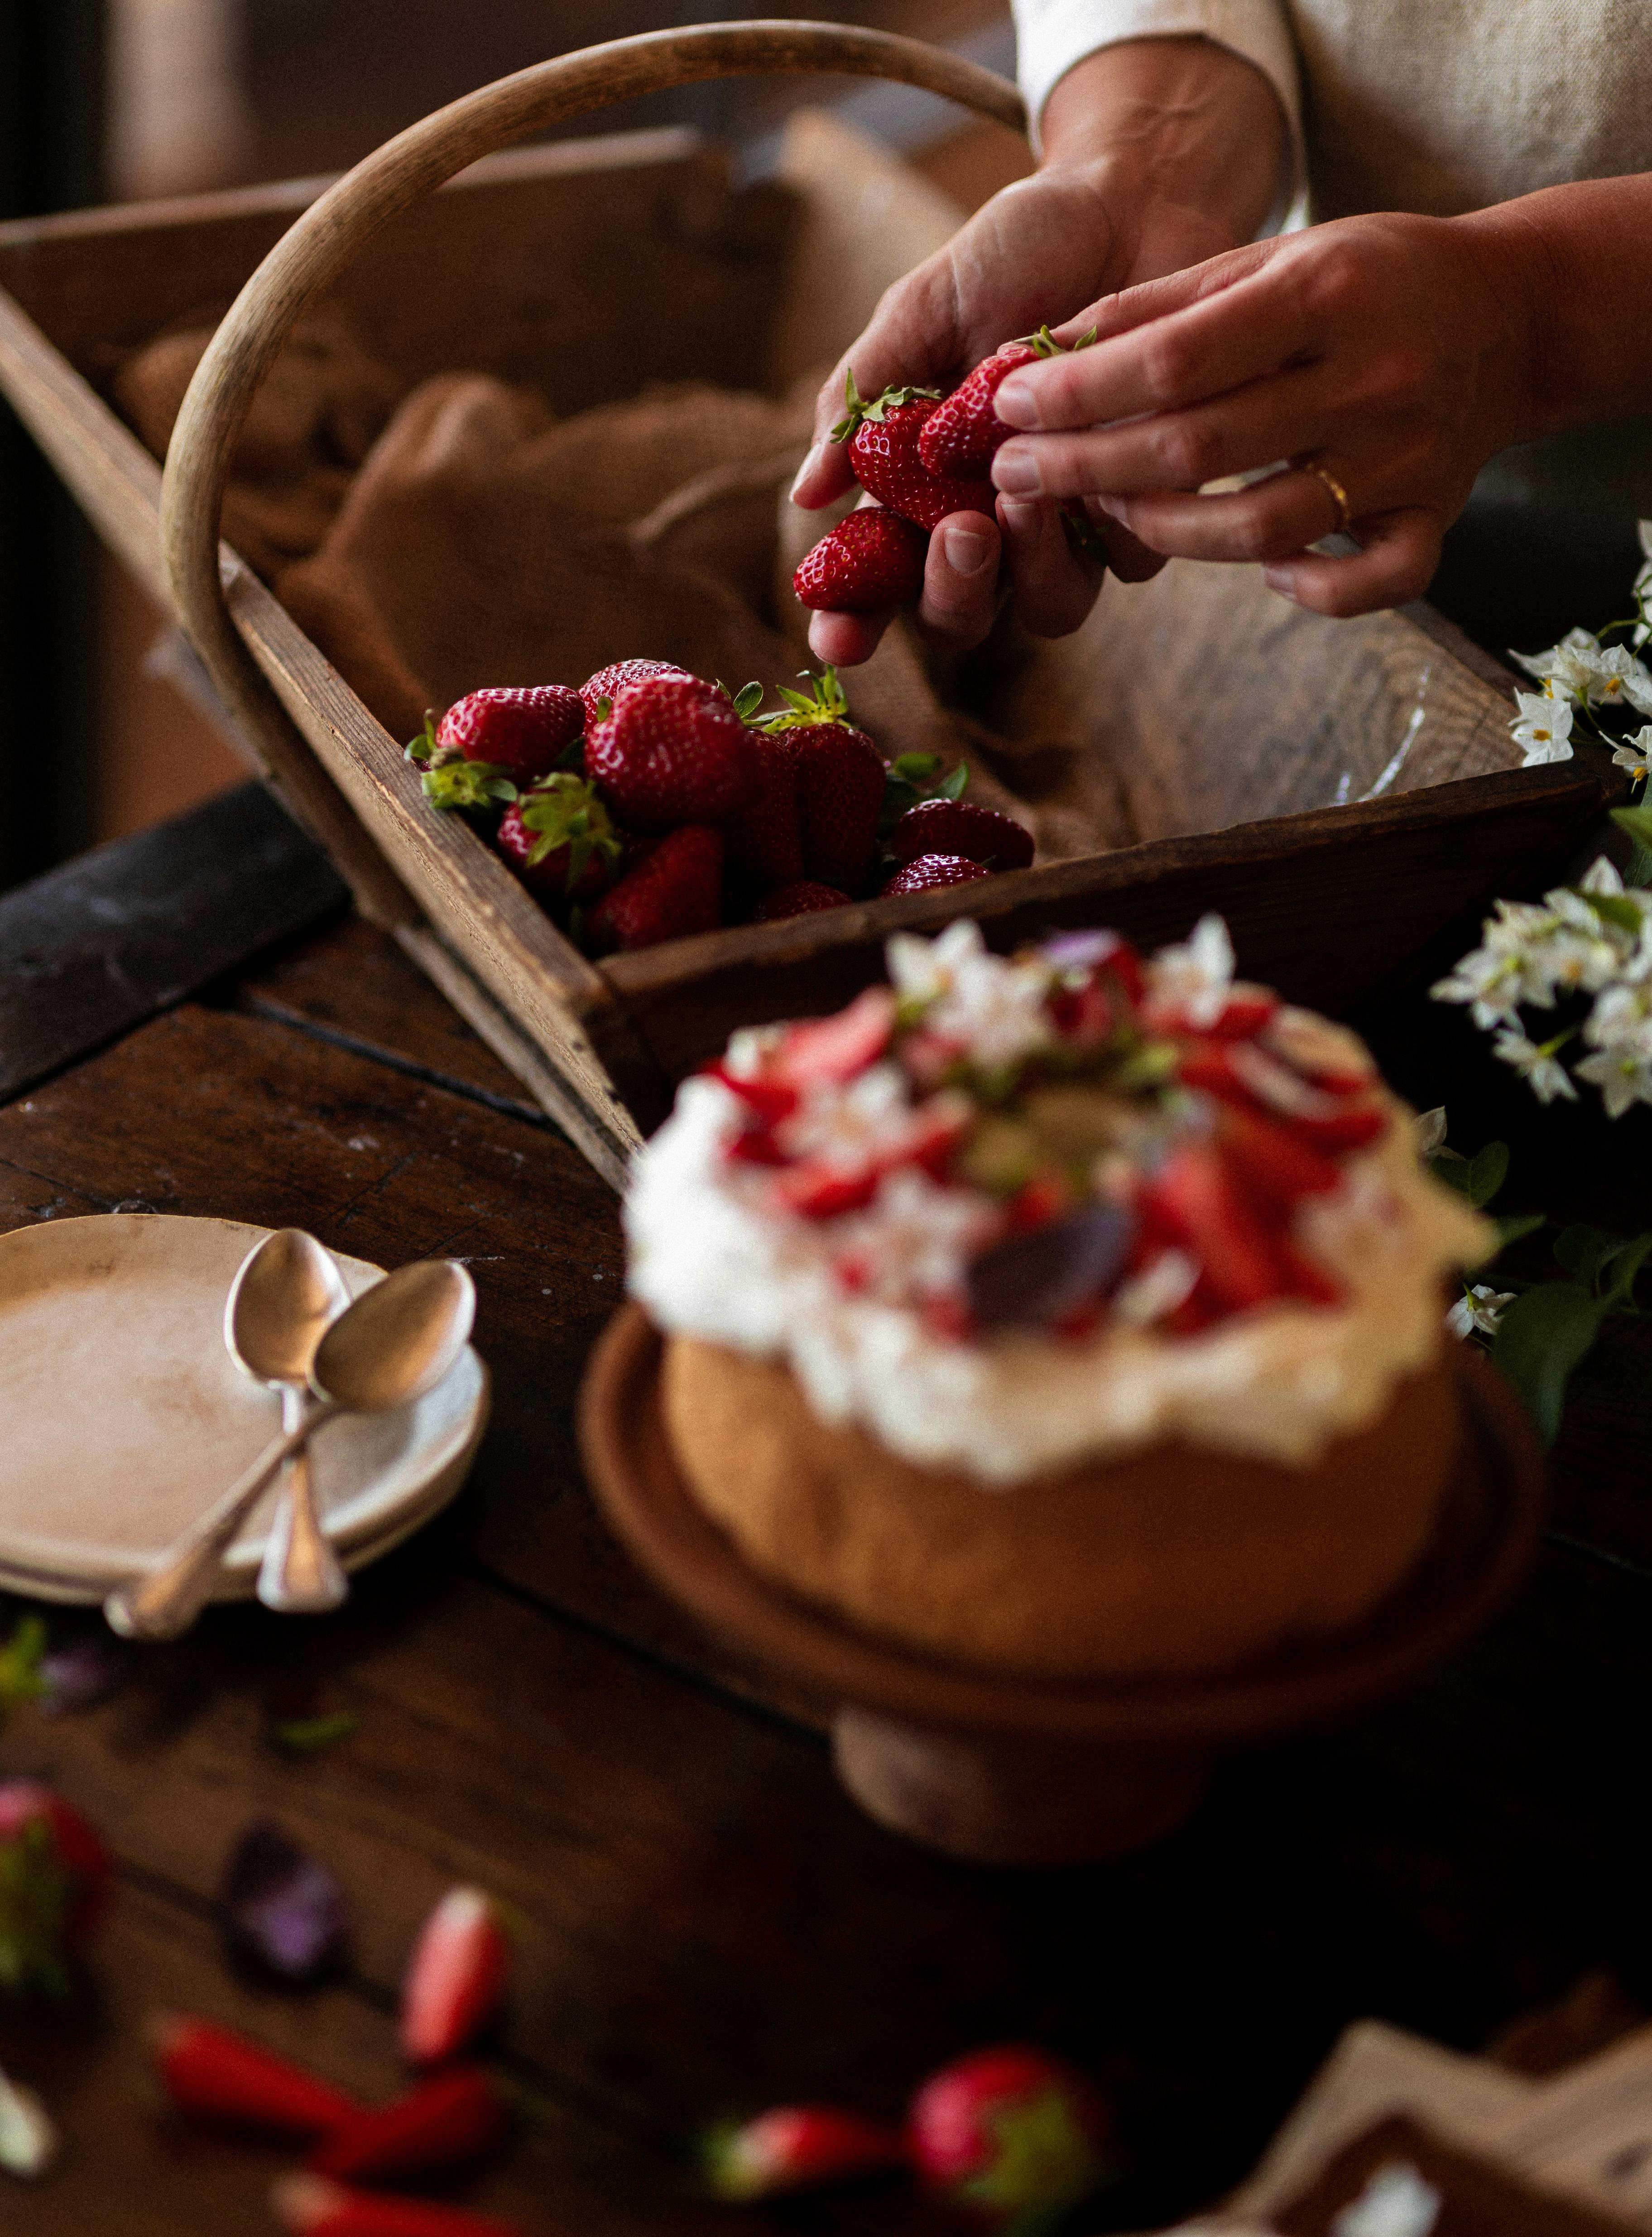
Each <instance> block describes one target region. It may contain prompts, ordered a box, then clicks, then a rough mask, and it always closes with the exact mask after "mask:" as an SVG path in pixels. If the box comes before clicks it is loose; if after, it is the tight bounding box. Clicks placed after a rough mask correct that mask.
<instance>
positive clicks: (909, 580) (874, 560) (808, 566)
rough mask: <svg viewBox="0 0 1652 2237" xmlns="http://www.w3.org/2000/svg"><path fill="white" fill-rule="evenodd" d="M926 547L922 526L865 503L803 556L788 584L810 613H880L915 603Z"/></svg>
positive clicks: (922, 587)
mask: <svg viewBox="0 0 1652 2237" xmlns="http://www.w3.org/2000/svg"><path fill="white" fill-rule="evenodd" d="M928 550H929V544H928V540H927V538H925V534H924V531H923V530H922V529H921V528H915V527H914V526H913V525H912V522H911V521H910V520H903V519H902V518H901V517H900V515H899V514H898V513H895V512H891V511H888V509H887V508H886V507H885V506H884V505H862V506H861V507H860V509H859V511H856V512H852V513H849V514H847V515H846V517H845V518H843V519H842V520H840V521H839V523H838V525H837V526H836V527H835V528H833V529H830V530H828V531H827V532H826V535H824V536H823V537H822V538H820V541H819V543H818V544H816V545H815V546H814V547H813V550H812V551H807V552H806V553H805V554H804V556H803V558H802V560H801V562H800V564H799V566H798V570H797V572H796V573H795V574H794V575H793V577H792V588H793V590H794V591H796V592H797V595H798V597H799V600H800V603H801V604H804V605H806V606H807V607H808V608H809V609H810V610H811V611H812V612H814V613H833V614H881V613H888V612H891V611H892V610H893V609H894V608H895V607H897V606H911V605H915V604H917V603H918V598H919V597H920V596H921V595H922V592H923V589H924V559H925V554H926V553H927V551H928Z"/></svg>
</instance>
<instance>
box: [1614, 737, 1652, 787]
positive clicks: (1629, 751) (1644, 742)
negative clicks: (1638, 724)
mask: <svg viewBox="0 0 1652 2237" xmlns="http://www.w3.org/2000/svg"><path fill="white" fill-rule="evenodd" d="M1649 756H1652V723H1647V724H1646V725H1645V727H1644V728H1643V729H1639V730H1637V731H1636V733H1635V736H1633V737H1632V738H1626V739H1625V740H1624V741H1623V743H1622V745H1621V746H1614V747H1613V748H1612V759H1613V760H1614V761H1615V762H1616V763H1617V765H1618V767H1619V769H1627V770H1628V771H1629V775H1631V776H1632V777H1633V778H1635V779H1636V782H1639V780H1640V779H1641V778H1642V777H1644V776H1645V775H1646V772H1647V762H1648V759H1649Z"/></svg>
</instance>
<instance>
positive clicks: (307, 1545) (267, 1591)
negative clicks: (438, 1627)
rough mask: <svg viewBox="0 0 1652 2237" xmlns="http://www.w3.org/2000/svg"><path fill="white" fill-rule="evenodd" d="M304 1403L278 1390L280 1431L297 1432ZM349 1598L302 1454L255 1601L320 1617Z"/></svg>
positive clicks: (285, 1492)
mask: <svg viewBox="0 0 1652 2237" xmlns="http://www.w3.org/2000/svg"><path fill="white" fill-rule="evenodd" d="M305 1412H306V1402H305V1396H304V1393H303V1392H302V1390H300V1389H299V1386H298V1385H297V1384H296V1383H294V1382H286V1383H283V1384H282V1386H281V1427H282V1428H283V1429H297V1428H298V1426H299V1422H301V1421H302V1420H303V1419H304V1416H305ZM349 1596H350V1580H349V1578H348V1577H346V1574H345V1573H344V1568H343V1566H342V1564H341V1563H340V1561H339V1557H338V1555H337V1554H335V1553H334V1552H333V1550H332V1546H331V1545H330V1543H329V1542H328V1540H327V1534H326V1531H324V1530H323V1529H322V1528H321V1517H320V1515H319V1514H318V1513H317V1511H316V1503H315V1477H314V1475H313V1470H312V1468H311V1462H310V1455H309V1454H308V1452H307V1451H306V1452H301V1453H299V1454H298V1455H295V1456H294V1458H293V1462H292V1464H291V1465H290V1466H289V1468H288V1469H287V1472H286V1482H285V1483H284V1484H283V1485H282V1487H281V1496H280V1503H279V1505H278V1506H277V1508H276V1510H275V1520H274V1521H273V1523H272V1524H271V1526H270V1535H269V1543H268V1545H267V1547H265V1549H264V1561H263V1566H262V1567H260V1570H259V1573H258V1597H259V1598H260V1600H262V1601H263V1603H264V1605H265V1607H267V1608H273V1609H274V1611H275V1613H277V1614H278V1615H325V1614H326V1613H327V1612H328V1610H329V1609H331V1608H336V1607H339V1605H340V1604H341V1603H342V1602H343V1601H345V1600H347V1599H348V1598H349Z"/></svg>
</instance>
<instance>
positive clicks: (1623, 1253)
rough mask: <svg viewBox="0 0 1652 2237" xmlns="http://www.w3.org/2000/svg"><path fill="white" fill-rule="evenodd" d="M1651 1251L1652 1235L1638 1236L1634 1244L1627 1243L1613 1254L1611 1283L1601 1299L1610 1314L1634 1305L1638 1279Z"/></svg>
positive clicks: (1610, 1262)
mask: <svg viewBox="0 0 1652 2237" xmlns="http://www.w3.org/2000/svg"><path fill="white" fill-rule="evenodd" d="M1649 1250H1652V1235H1637V1236H1636V1237H1635V1240H1634V1241H1633V1242H1632V1243H1626V1244H1624V1245H1623V1247H1622V1250H1617V1251H1615V1252H1614V1253H1613V1255H1612V1257H1611V1259H1610V1260H1609V1264H1610V1266H1611V1269H1612V1279H1611V1283H1610V1284H1609V1287H1608V1289H1607V1290H1606V1292H1605V1294H1604V1295H1603V1297H1602V1299H1601V1303H1603V1305H1604V1306H1605V1308H1606V1310H1607V1311H1608V1312H1609V1313H1615V1312H1616V1311H1618V1310H1620V1309H1621V1308H1622V1306H1625V1305H1632V1304H1633V1303H1634V1302H1635V1281H1636V1276H1637V1275H1638V1274H1639V1272H1640V1270H1641V1269H1642V1266H1643V1265H1644V1264H1646V1257H1647V1253H1648V1251H1649Z"/></svg>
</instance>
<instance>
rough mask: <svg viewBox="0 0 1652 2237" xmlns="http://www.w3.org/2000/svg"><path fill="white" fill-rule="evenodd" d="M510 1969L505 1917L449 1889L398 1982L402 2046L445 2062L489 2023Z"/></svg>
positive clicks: (475, 1893) (477, 1893)
mask: <svg viewBox="0 0 1652 2237" xmlns="http://www.w3.org/2000/svg"><path fill="white" fill-rule="evenodd" d="M509 1972H510V1928H509V1925H508V1924H507V1922H506V1919H505V1916H504V1913H503V1911H502V1910H500V1908H499V1906H498V1904H497V1903H495V1902H494V1900H493V1898H492V1897H491V1896H489V1895H484V1893H483V1891H482V1890H481V1889H480V1888H473V1887H456V1888H450V1889H449V1890H448V1891H447V1893H446V1894H445V1895H444V1897H442V1900H441V1901H440V1903H438V1904H437V1906H436V1908H435V1910H433V1911H432V1912H431V1915H430V1917H428V1918H427V1919H426V1920H425V1924H424V1925H423V1926H422V1927H421V1928H420V1930H419V1935H418V1941H417V1942H416V1943H414V1944H413V1954H412V1956H411V1957H410V1958H409V1959H408V1961H407V1972H406V1975H405V1978H404V1979H403V1982H402V2011H401V2039H402V2049H404V2050H405V2052H406V2054H407V2056H408V2057H409V2058H411V2060H412V2061H413V2062H414V2063H415V2064H416V2065H428V2064H430V2063H431V2062H432V2061H434V2060H436V2059H438V2058H451V2057H452V2056H453V2054H454V2052H455V2051H456V2050H463V2049H464V2046H465V2044H466V2043H468V2042H470V2040H471V2037H472V2036H474V2035H475V2034H476V2032H477V2029H479V2028H480V2027H481V2026H482V2025H483V2023H484V2022H485V2021H486V2020H487V2019H488V2017H489V2016H490V2014H491V2012H492V2011H493V2009H494V2007H495V2005H496V2004H497V2003H498V2001H499V1998H500V1996H502V1995H503V1992H504V1984H505V1976H506V1975H507V1974H508V1973H509Z"/></svg>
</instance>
